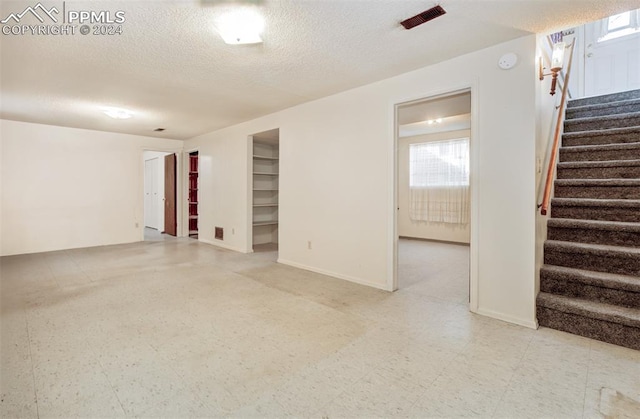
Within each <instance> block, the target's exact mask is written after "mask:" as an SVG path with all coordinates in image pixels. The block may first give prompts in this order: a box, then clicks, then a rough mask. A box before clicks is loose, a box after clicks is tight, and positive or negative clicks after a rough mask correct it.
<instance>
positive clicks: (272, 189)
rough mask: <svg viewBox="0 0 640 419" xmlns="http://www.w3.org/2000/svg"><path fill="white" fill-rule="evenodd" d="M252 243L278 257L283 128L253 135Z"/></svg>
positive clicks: (251, 187)
mask: <svg viewBox="0 0 640 419" xmlns="http://www.w3.org/2000/svg"><path fill="white" fill-rule="evenodd" d="M249 141H250V142H251V144H250V147H249V150H251V152H252V156H251V162H252V164H251V167H252V169H251V170H252V172H251V176H250V177H249V178H250V179H251V185H250V190H251V192H252V193H251V205H250V209H251V214H250V220H251V229H250V230H251V238H250V240H251V243H252V249H253V251H254V252H273V253H274V256H275V258H277V251H278V224H279V212H278V206H279V185H280V182H279V176H280V130H279V129H272V130H269V131H264V132H260V133H257V134H254V135H252V136H250V138H249Z"/></svg>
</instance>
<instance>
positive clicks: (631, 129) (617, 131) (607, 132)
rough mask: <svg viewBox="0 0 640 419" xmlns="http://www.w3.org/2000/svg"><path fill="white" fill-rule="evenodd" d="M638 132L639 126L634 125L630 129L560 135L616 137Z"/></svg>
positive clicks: (608, 129) (574, 132) (607, 129)
mask: <svg viewBox="0 0 640 419" xmlns="http://www.w3.org/2000/svg"><path fill="white" fill-rule="evenodd" d="M635 131H638V132H640V125H634V126H631V127H615V128H606V129H603V130H586V131H573V132H564V133H563V134H562V136H563V137H569V138H571V137H600V136H603V135H604V136H607V135H617V134H628V133H632V132H635Z"/></svg>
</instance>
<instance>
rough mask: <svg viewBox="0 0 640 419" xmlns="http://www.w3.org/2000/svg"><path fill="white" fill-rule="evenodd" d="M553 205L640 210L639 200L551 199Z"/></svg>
mask: <svg viewBox="0 0 640 419" xmlns="http://www.w3.org/2000/svg"><path fill="white" fill-rule="evenodd" d="M576 201H578V202H576ZM554 204H555V205H558V204H559V206H563V205H568V204H577V205H581V206H615V207H639V208H640V199H598V198H551V206H552V207H553V205H554ZM603 204H611V205H603Z"/></svg>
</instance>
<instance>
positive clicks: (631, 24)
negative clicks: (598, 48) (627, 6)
mask: <svg viewBox="0 0 640 419" xmlns="http://www.w3.org/2000/svg"><path fill="white" fill-rule="evenodd" d="M601 22H602V23H601V31H600V36H599V37H598V42H605V41H610V40H612V39H616V38H620V37H622V36H626V35H633V34H635V33H638V32H640V9H639V10H630V11H628V12H624V13H619V14H617V15H613V16H609V17H608V18H606V19H603V20H602V21H601Z"/></svg>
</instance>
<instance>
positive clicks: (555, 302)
mask: <svg viewBox="0 0 640 419" xmlns="http://www.w3.org/2000/svg"><path fill="white" fill-rule="evenodd" d="M537 317H538V323H539V324H540V326H544V327H550V328H553V329H557V330H562V331H565V332H569V333H573V334H576V335H580V336H585V337H588V338H592V339H598V340H601V341H603V342H608V343H613V344H614V345H620V346H625V347H627V348H632V349H638V350H640V310H638V309H633V308H628V307H620V306H616V305H611V304H604V303H599V302H595V301H589V300H584V299H579V298H571V297H566V296H562V295H554V294H549V293H545V292H541V293H540V294H538V298H537Z"/></svg>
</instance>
